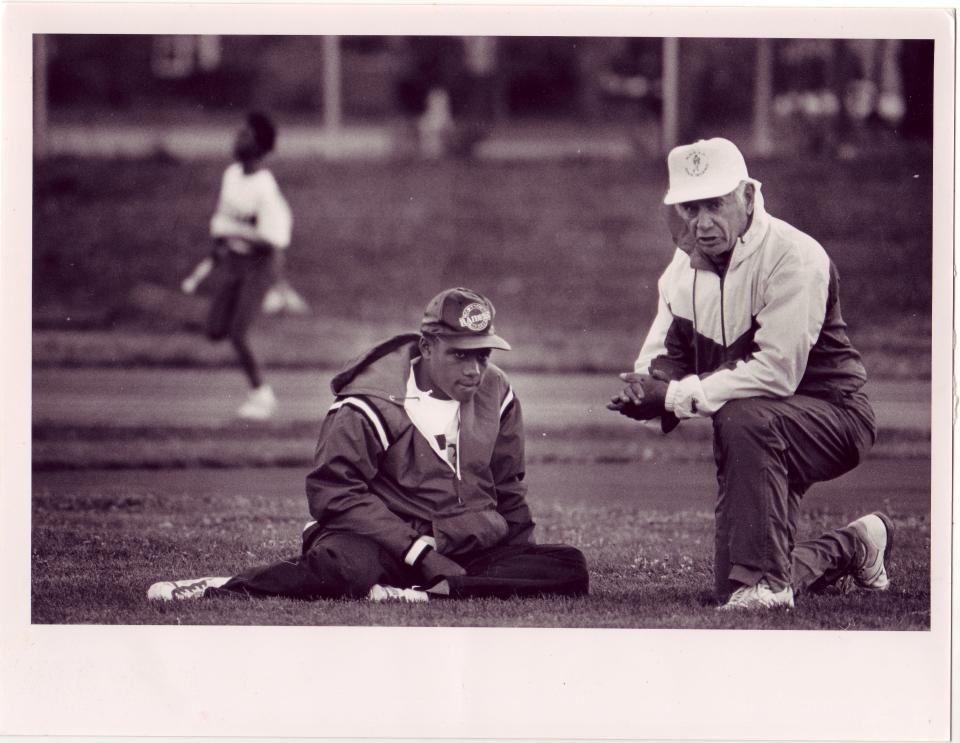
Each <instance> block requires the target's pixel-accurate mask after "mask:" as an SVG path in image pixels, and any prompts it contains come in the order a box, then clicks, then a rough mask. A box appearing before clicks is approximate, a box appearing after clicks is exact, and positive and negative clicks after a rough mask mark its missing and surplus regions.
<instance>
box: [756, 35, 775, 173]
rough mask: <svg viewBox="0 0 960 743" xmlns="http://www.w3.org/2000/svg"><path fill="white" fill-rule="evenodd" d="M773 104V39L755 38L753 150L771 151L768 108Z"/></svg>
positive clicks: (767, 152)
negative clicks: (755, 73)
mask: <svg viewBox="0 0 960 743" xmlns="http://www.w3.org/2000/svg"><path fill="white" fill-rule="evenodd" d="M772 105H773V40H772V39H758V40H757V77H756V81H755V87H754V91H753V151H754V152H755V153H756V154H757V155H769V154H770V153H771V152H773V136H772V135H771V132H770V109H771V106H772Z"/></svg>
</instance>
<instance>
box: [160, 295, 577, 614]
mask: <svg viewBox="0 0 960 743" xmlns="http://www.w3.org/2000/svg"><path fill="white" fill-rule="evenodd" d="M493 319H494V308H493V305H492V304H491V302H490V301H489V300H488V299H487V298H486V297H483V296H481V295H479V294H477V293H475V292H473V291H470V290H469V289H463V288H456V289H447V290H446V291H443V292H441V293H440V294H438V295H437V296H436V297H434V298H433V299H432V300H431V301H430V303H429V304H428V305H427V308H426V311H425V313H424V315H423V320H422V322H421V325H420V333H419V334H413V333H411V334H405V335H400V336H397V337H395V338H392V339H390V340H388V341H385V342H383V343H380V344H379V345H377V346H376V347H374V348H373V349H371V350H370V351H368V352H367V353H365V354H364V355H362V356H361V357H360V358H359V359H357V360H355V361H353V362H351V363H350V364H348V365H347V367H346V368H345V369H344V370H343V371H341V372H340V373H339V374H337V375H336V376H335V377H334V378H333V381H332V382H331V387H332V389H333V393H334V395H335V397H336V399H335V401H334V403H333V405H331V406H330V410H329V412H328V413H327V416H326V418H325V419H324V421H323V425H322V427H321V429H320V440H319V443H318V445H317V450H316V458H315V462H316V468H315V469H314V470H313V471H312V472H311V473H310V474H309V475H308V476H307V481H306V490H307V501H308V505H309V507H310V513H311V515H312V516H313V518H314V521H311V522H310V523H309V524H307V526H306V527H305V528H304V531H303V549H302V551H301V554H300V555H299V556H298V557H295V558H291V559H289V560H283V561H280V562H278V563H275V564H272V565H266V566H262V567H256V568H253V569H250V570H247V571H245V572H243V573H240V574H239V575H236V576H234V577H231V578H227V577H223V578H198V579H194V580H180V581H166V582H161V583H155V584H153V585H152V586H151V587H150V589H149V591H148V592H147V596H148V597H149V598H150V599H156V600H168V601H169V600H174V599H189V598H200V597H202V596H214V595H223V594H241V595H248V596H288V597H291V598H297V599H308V600H309V599H321V598H367V599H371V600H374V601H379V600H383V599H389V598H395V599H400V600H405V601H427V600H428V599H429V598H431V597H441V596H442V597H451V598H465V597H487V596H492V597H501V598H507V597H512V596H539V595H544V594H561V595H571V596H572V595H582V594H586V593H587V589H588V575H587V566H586V561H585V559H584V557H583V554H582V553H581V552H580V551H579V550H577V549H575V548H573V547H570V546H567V545H562V544H544V545H538V544H536V543H535V542H534V540H533V531H534V522H533V519H532V518H531V515H530V509H529V508H528V506H527V502H526V490H527V487H526V483H525V482H524V480H523V477H524V440H523V418H522V414H521V410H520V401H519V400H518V399H517V398H516V396H515V395H514V392H513V389H512V388H511V386H510V383H509V382H508V380H507V377H506V375H505V374H504V373H503V372H502V371H501V370H500V369H498V368H497V367H496V366H494V365H493V364H491V363H490V353H491V351H492V349H501V350H504V351H509V350H510V346H509V344H508V343H507V342H506V341H505V340H503V339H502V338H500V337H499V336H498V335H496V334H495V332H494V327H493Z"/></svg>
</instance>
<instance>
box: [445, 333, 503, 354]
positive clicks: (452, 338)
mask: <svg viewBox="0 0 960 743" xmlns="http://www.w3.org/2000/svg"><path fill="white" fill-rule="evenodd" d="M437 337H438V338H442V339H443V340H444V342H445V343H447V344H448V345H450V346H452V347H453V348H460V349H463V350H464V351H472V350H473V349H475V348H496V349H498V350H500V351H512V350H513V349H512V348H511V347H510V344H509V343H507V342H506V341H505V340H504V339H503V338H501V337H500V336H499V335H493V334H491V335H443V334H437Z"/></svg>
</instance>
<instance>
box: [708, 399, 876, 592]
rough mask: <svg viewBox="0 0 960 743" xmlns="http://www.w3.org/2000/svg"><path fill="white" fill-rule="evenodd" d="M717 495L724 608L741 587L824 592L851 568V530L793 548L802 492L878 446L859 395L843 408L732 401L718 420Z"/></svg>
mask: <svg viewBox="0 0 960 743" xmlns="http://www.w3.org/2000/svg"><path fill="white" fill-rule="evenodd" d="M713 430H714V457H715V459H716V463H717V483H718V485H719V491H718V495H717V505H716V544H715V556H714V576H715V591H716V595H717V598H718V599H719V600H720V601H723V600H725V599H726V598H727V597H728V596H729V595H730V593H731V592H732V591H733V590H735V589H736V587H737V586H738V585H740V584H745V585H754V584H756V583H758V582H759V581H760V580H761V579H766V580H767V582H768V583H769V584H770V587H771V588H772V589H773V590H774V591H779V590H782V589H783V588H784V587H786V586H787V585H792V586H793V589H794V592H795V593H802V592H804V591H815V590H819V589H821V588H823V587H825V586H826V585H828V584H829V583H832V582H833V581H835V580H836V579H837V578H839V577H840V576H841V575H843V574H844V573H845V572H846V571H848V570H849V569H850V567H851V565H852V562H853V560H854V559H855V556H856V549H857V540H856V538H855V537H854V536H853V534H852V532H850V530H848V529H836V530H834V531H831V532H828V533H827V534H824V535H823V536H821V537H819V538H818V539H814V540H809V541H805V542H801V543H800V544H796V543H795V539H796V535H797V525H798V520H799V515H800V501H801V499H802V497H803V494H804V493H805V492H806V491H807V489H808V488H809V487H810V485H812V484H813V483H815V482H822V481H824V480H830V479H833V478H835V477H839V476H840V475H842V474H844V473H845V472H848V471H850V470H851V469H853V468H854V467H856V466H857V465H858V464H859V463H860V460H861V458H862V457H863V456H864V454H865V453H866V452H867V451H868V450H869V448H870V447H871V446H872V445H873V442H874V440H875V438H876V424H875V422H874V415H873V410H872V408H871V407H870V404H869V402H868V400H867V398H866V395H864V394H862V393H859V392H858V393H853V394H851V395H848V396H846V397H844V398H843V399H841V400H839V401H836V402H834V401H827V400H822V399H819V398H814V397H808V396H805V395H794V396H793V397H789V398H786V399H772V398H762V397H751V398H745V399H742V400H732V401H730V402H728V403H727V404H726V405H724V406H723V407H722V408H721V409H720V410H719V411H718V412H717V413H716V414H715V415H714V417H713Z"/></svg>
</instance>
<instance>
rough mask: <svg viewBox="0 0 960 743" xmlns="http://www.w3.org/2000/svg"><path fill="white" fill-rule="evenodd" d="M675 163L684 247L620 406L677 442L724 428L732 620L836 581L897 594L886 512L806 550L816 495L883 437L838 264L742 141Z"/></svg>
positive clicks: (678, 230)
mask: <svg viewBox="0 0 960 743" xmlns="http://www.w3.org/2000/svg"><path fill="white" fill-rule="evenodd" d="M667 165H668V169H669V173H670V188H669V190H668V191H667V194H666V196H665V197H664V200H663V202H664V204H666V205H667V206H668V208H669V211H668V219H669V223H670V231H671V233H672V235H673V238H674V241H675V244H676V246H677V250H676V251H675V253H674V256H673V260H672V261H671V262H670V265H669V266H668V267H667V269H666V271H664V273H663V275H662V276H661V278H660V281H659V291H660V302H659V310H658V312H657V316H656V319H655V320H654V322H653V326H652V327H651V328H650V331H649V332H648V334H647V337H646V340H645V341H644V343H643V347H642V348H641V350H640V355H639V357H638V358H637V361H636V363H635V365H634V371H633V372H631V373H626V374H622V375H621V379H622V380H623V381H624V382H626V386H625V387H624V388H623V390H622V391H621V392H620V393H619V394H618V395H615V396H614V397H613V399H612V400H611V402H610V404H609V405H608V406H607V407H609V408H610V409H612V410H616V411H619V412H620V413H621V414H623V415H626V416H628V417H630V418H636V419H639V420H649V419H653V418H659V419H660V425H661V427H662V428H663V430H664V432H667V431H669V430H671V429H672V428H674V427H675V426H676V425H677V423H678V421H679V420H683V419H687V418H707V419H711V420H712V422H713V441H714V458H715V459H716V463H717V481H718V484H719V492H718V495H717V505H716V545H715V548H716V550H715V556H714V574H715V581H716V585H715V590H716V596H717V599H718V600H719V601H720V603H721V606H720V608H722V609H724V610H764V609H773V608H776V607H786V608H790V607H793V605H794V595H795V594H799V593H805V592H813V591H818V590H820V589H822V588H825V587H826V586H828V585H831V584H834V583H838V582H842V583H844V584H847V585H851V586H852V585H854V584H856V585H859V586H861V587H863V588H867V589H871V590H878V591H882V590H885V589H886V588H887V587H888V585H889V580H888V579H887V572H886V567H885V560H886V558H887V557H888V556H889V554H890V550H891V548H892V546H893V524H892V523H891V521H890V519H889V518H888V517H887V516H885V515H884V514H881V513H872V514H869V515H867V516H863V517H861V518H859V519H857V520H856V521H853V522H852V523H850V524H848V525H847V526H845V527H843V528H839V529H833V530H832V531H829V532H827V533H826V534H824V535H823V536H821V537H819V538H817V539H813V540H807V541H804V542H800V543H797V542H796V538H797V529H798V522H799V517H800V501H801V499H802V498H803V494H804V493H805V492H806V490H807V488H809V487H810V485H812V484H813V483H815V482H821V481H823V480H830V479H832V478H834V477H839V476H840V475H842V474H843V473H845V472H848V471H850V470H852V469H853V468H854V467H856V466H857V465H858V464H859V463H860V461H861V460H862V458H863V457H864V455H865V454H866V452H867V451H868V450H869V449H870V447H871V446H872V445H873V442H874V440H875V438H876V435H877V428H876V424H875V422H874V413H873V410H872V408H871V406H870V402H869V401H868V400H867V396H866V395H865V394H864V393H863V392H862V391H861V388H862V387H863V384H864V382H865V381H866V379H867V373H866V371H865V369H864V366H863V363H862V361H861V359H860V354H859V353H857V351H856V349H854V348H853V346H852V345H851V343H850V340H849V338H848V337H847V333H846V324H845V323H844V321H843V317H842V316H841V314H840V297H839V285H838V279H837V273H836V269H835V267H834V265H833V262H832V261H831V260H830V257H829V256H828V255H827V254H826V252H825V251H824V249H823V248H822V247H821V246H820V244H819V243H817V242H816V240H814V239H813V238H812V237H810V236H809V235H805V234H804V233H802V232H800V230H798V229H796V228H795V227H792V226H791V225H789V224H787V223H786V222H784V221H782V220H779V219H776V218H775V217H772V216H770V215H769V214H767V213H766V211H765V209H764V207H763V197H762V195H761V193H760V183H759V182H758V181H756V180H754V179H753V178H750V177H749V175H747V165H746V163H745V162H744V159H743V155H742V154H740V150H739V149H737V146H736V145H735V144H734V143H733V142H730V141H729V140H726V139H720V138H716V139H709V140H701V141H699V142H696V143H694V144H689V145H683V146H680V147H676V148H674V149H673V150H672V151H671V152H670V154H669V156H668V160H667Z"/></svg>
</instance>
